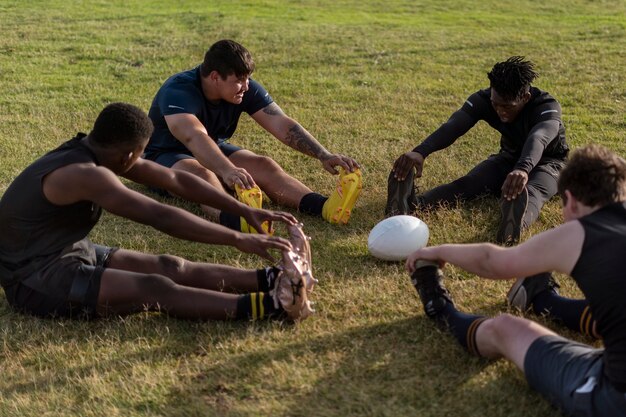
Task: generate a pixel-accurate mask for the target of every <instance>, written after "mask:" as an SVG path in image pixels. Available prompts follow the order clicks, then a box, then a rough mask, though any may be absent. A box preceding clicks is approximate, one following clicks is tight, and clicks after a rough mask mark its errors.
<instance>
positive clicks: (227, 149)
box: [143, 140, 243, 168]
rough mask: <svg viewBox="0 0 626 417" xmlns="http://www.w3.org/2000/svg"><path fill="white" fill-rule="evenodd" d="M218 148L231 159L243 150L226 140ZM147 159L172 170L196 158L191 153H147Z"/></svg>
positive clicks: (219, 143) (218, 143) (145, 155)
mask: <svg viewBox="0 0 626 417" xmlns="http://www.w3.org/2000/svg"><path fill="white" fill-rule="evenodd" d="M217 147H218V148H220V151H222V153H223V154H224V155H225V156H226V157H229V156H231V155H232V154H234V153H235V152H237V151H240V150H242V149H243V148H240V147H239V146H237V145H233V144H232V143H229V142H228V141H226V140H223V141H219V142H217ZM143 157H144V158H146V159H149V160H151V161H154V162H156V163H157V164H159V165H163V166H164V167H167V168H171V167H172V166H174V164H175V163H176V162H178V161H182V160H183V159H194V158H195V157H194V156H193V155H192V154H191V152H180V151H174V152H146V153H145V154H144V156H143Z"/></svg>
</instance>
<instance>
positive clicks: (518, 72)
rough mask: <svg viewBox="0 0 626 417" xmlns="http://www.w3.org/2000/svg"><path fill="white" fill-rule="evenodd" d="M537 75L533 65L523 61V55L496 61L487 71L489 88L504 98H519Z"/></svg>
mask: <svg viewBox="0 0 626 417" xmlns="http://www.w3.org/2000/svg"><path fill="white" fill-rule="evenodd" d="M538 76H539V74H537V73H536V72H535V65H534V64H533V63H532V62H530V61H525V58H524V57H523V56H512V57H510V58H509V59H507V60H506V61H504V62H498V63H497V64H496V65H494V66H493V68H492V69H491V71H490V72H489V73H487V77H489V81H491V88H493V89H494V90H496V91H497V92H498V94H499V95H500V96H502V98H503V99H505V100H515V99H518V98H521V97H522V96H523V95H524V93H526V92H527V91H528V89H529V88H530V83H531V82H532V81H533V80H534V79H535V78H537V77H538Z"/></svg>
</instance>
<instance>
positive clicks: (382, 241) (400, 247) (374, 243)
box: [367, 215, 429, 261]
mask: <svg viewBox="0 0 626 417" xmlns="http://www.w3.org/2000/svg"><path fill="white" fill-rule="evenodd" d="M428 236H429V232H428V226H427V225H426V223H424V222H423V221H421V220H420V219H418V218H417V217H414V216H406V215H400V216H392V217H389V218H387V219H384V220H383V221H381V222H380V223H378V224H377V225H376V226H374V228H373V229H372V231H371V232H370V234H369V236H368V238H367V248H368V249H369V251H370V253H371V254H372V255H373V256H375V257H377V258H380V259H384V260H386V261H402V260H405V259H406V258H408V257H409V255H410V254H411V253H413V252H415V251H416V250H418V249H421V248H423V247H424V246H426V244H427V243H428Z"/></svg>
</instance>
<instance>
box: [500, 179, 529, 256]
mask: <svg viewBox="0 0 626 417" xmlns="http://www.w3.org/2000/svg"><path fill="white" fill-rule="evenodd" d="M520 202H521V203H520ZM527 208H528V190H527V189H526V188H524V191H523V192H522V193H521V194H519V195H518V196H517V198H515V199H513V200H504V201H502V203H501V210H502V220H501V221H500V227H499V228H498V233H497V234H496V242H498V243H501V244H505V245H510V244H515V243H517V242H519V239H520V236H521V234H522V219H523V218H524V214H525V213H526V209H527Z"/></svg>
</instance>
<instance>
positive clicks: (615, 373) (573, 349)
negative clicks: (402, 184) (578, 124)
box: [406, 145, 626, 417]
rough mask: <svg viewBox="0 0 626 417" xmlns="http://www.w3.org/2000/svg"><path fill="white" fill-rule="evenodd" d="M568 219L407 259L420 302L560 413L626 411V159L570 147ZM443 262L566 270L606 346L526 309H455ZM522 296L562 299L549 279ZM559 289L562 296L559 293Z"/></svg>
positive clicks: (501, 271) (483, 271)
mask: <svg viewBox="0 0 626 417" xmlns="http://www.w3.org/2000/svg"><path fill="white" fill-rule="evenodd" d="M558 192H559V194H560V196H561V198H562V199H563V217H564V220H565V223H564V224H563V225H562V226H560V227H557V228H554V229H551V230H549V231H546V232H544V233H541V234H538V235H536V236H534V237H532V238H531V239H529V240H527V241H526V242H524V243H523V244H521V245H519V246H515V247H510V248H504V247H500V246H495V245H492V244H489V243H483V244H468V245H441V246H434V247H430V248H424V249H420V250H418V251H416V252H415V253H413V254H412V255H411V256H410V257H409V259H407V263H406V267H407V270H408V271H409V272H410V273H411V279H412V283H413V285H414V286H415V288H416V289H417V291H418V294H419V297H420V299H421V301H422V303H423V304H424V310H425V312H426V314H427V316H429V317H430V318H431V319H433V320H434V321H435V322H436V323H437V324H439V325H440V326H442V327H444V328H446V329H447V330H449V331H450V332H451V333H452V334H453V336H454V337H455V338H456V339H457V341H458V342H459V343H460V344H461V345H462V346H463V347H465V348H466V349H467V350H468V351H469V352H470V353H472V354H475V355H479V356H483V357H487V358H499V357H505V358H507V359H509V360H510V361H512V362H513V363H514V364H515V365H517V367H518V368H519V369H521V370H522V371H523V372H524V374H525V376H526V379H527V380H528V383H529V385H530V386H531V387H532V388H534V389H536V390H537V391H539V392H541V393H542V394H543V395H544V396H545V397H546V398H547V399H548V400H549V401H550V402H552V403H553V404H554V405H555V406H556V407H558V408H560V409H561V410H562V411H563V412H564V413H565V414H567V415H576V416H612V417H617V416H626V303H625V302H624V300H626V258H624V256H623V255H622V254H624V253H626V161H624V159H622V158H620V157H618V156H617V155H615V154H613V153H612V152H610V151H608V150H607V149H605V148H603V147H601V146H598V145H590V146H587V147H584V148H582V149H579V150H578V151H576V152H575V153H574V154H573V156H572V158H571V160H570V161H569V162H568V164H567V165H566V167H565V168H564V169H563V171H562V173H561V176H560V178H559V183H558ZM446 262H448V263H451V264H454V265H457V266H459V267H461V268H463V269H465V270H467V271H469V272H472V273H475V274H477V275H480V276H482V277H485V278H491V279H511V278H513V277H516V276H523V277H528V276H532V275H537V274H541V273H543V272H544V271H556V272H561V273H564V274H568V275H570V276H571V277H572V278H573V279H574V280H575V281H576V284H577V285H578V286H579V287H580V289H581V290H582V292H583V294H584V295H585V298H586V300H587V302H588V308H589V310H590V311H591V313H592V314H593V317H594V319H595V327H596V329H595V330H596V332H597V334H598V335H599V336H601V338H602V340H603V343H604V348H603V349H595V348H592V347H591V346H588V345H585V344H582V343H577V342H574V341H571V340H568V339H565V338H563V337H560V336H558V335H557V334H555V333H554V332H552V331H551V330H548V329H547V328H545V327H543V326H541V325H539V324H537V323H535V322H533V321H530V320H527V319H524V318H520V317H516V316H512V315H509V314H503V315H500V316H498V317H495V318H487V317H482V316H477V315H471V314H465V313H462V312H460V311H458V310H457V309H456V307H455V305H454V303H453V302H452V298H451V296H450V293H449V292H448V291H447V290H446V288H445V287H444V286H443V284H442V278H443V272H442V270H441V269H440V266H442V265H444V264H445V263H446ZM536 280H537V279H536V278H535V279H530V280H529V279H524V280H518V283H517V284H516V285H517V287H518V288H517V289H522V288H524V289H525V291H527V294H526V295H527V296H528V297H529V298H532V299H531V300H529V301H530V302H532V303H535V302H536V300H535V299H541V300H540V302H541V303H543V304H544V305H545V306H549V305H551V304H554V305H556V304H558V303H561V302H562V301H563V297H559V296H558V295H557V294H556V293H555V292H554V291H553V289H552V288H551V287H550V286H549V285H548V286H544V288H543V289H542V290H541V291H539V292H538V291H534V293H533V291H531V286H530V285H528V281H536ZM559 298H560V300H559Z"/></svg>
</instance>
